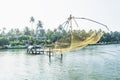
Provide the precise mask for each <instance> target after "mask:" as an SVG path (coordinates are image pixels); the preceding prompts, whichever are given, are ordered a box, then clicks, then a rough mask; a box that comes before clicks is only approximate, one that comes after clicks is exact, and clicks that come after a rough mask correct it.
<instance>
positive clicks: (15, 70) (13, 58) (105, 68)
mask: <svg viewBox="0 0 120 80" xmlns="http://www.w3.org/2000/svg"><path fill="white" fill-rule="evenodd" d="M0 80H120V44H114V45H94V46H87V47H85V48H83V49H81V50H77V51H73V52H69V53H66V54H64V55H63V58H62V59H61V58H60V55H58V54H57V55H53V56H52V57H51V59H49V56H48V55H32V54H27V53H26V50H24V49H22V50H17V49H11V50H0Z"/></svg>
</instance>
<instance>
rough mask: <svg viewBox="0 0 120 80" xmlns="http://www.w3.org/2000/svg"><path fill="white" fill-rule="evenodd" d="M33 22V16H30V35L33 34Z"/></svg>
mask: <svg viewBox="0 0 120 80" xmlns="http://www.w3.org/2000/svg"><path fill="white" fill-rule="evenodd" d="M34 22H35V19H34V17H33V16H32V17H30V23H31V36H33V35H34V29H33V23H34Z"/></svg>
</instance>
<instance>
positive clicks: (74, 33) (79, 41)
mask: <svg viewBox="0 0 120 80" xmlns="http://www.w3.org/2000/svg"><path fill="white" fill-rule="evenodd" d="M80 19H84V20H87V21H91V22H94V23H97V24H99V25H102V26H105V27H106V28H107V26H106V25H104V24H102V23H99V22H97V21H94V20H91V19H88V18H78V17H73V16H71V15H70V17H69V18H68V20H67V21H66V22H64V23H63V24H62V25H60V26H59V28H58V29H59V34H60V35H61V36H60V37H59V38H58V39H57V40H56V41H55V43H54V47H53V49H52V52H53V53H66V52H70V51H74V50H79V49H81V48H83V47H85V46H87V45H91V44H96V43H97V42H98V41H99V40H100V39H101V37H102V36H103V34H104V31H103V30H102V29H101V28H100V29H99V30H92V29H90V30H89V31H86V30H85V29H82V28H81V27H80V26H79V25H78V22H77V20H80ZM107 29H108V28H107ZM108 30H109V29H108Z"/></svg>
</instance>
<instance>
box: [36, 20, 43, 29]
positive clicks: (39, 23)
mask: <svg viewBox="0 0 120 80" xmlns="http://www.w3.org/2000/svg"><path fill="white" fill-rule="evenodd" d="M37 28H43V25H42V22H41V21H40V20H38V24H37Z"/></svg>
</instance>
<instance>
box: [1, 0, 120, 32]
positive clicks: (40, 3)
mask: <svg viewBox="0 0 120 80" xmlns="http://www.w3.org/2000/svg"><path fill="white" fill-rule="evenodd" d="M70 14H72V15H73V16H76V17H85V18H90V19H93V20H96V21H99V22H101V23H104V24H106V25H107V26H108V27H109V29H110V30H111V31H120V0H0V29H2V28H3V27H6V28H7V30H9V29H11V28H19V29H23V28H24V27H25V26H28V27H30V17H31V16H33V17H34V18H35V23H34V26H35V27H36V24H37V22H38V20H41V21H42V23H43V26H44V28H45V29H54V28H57V27H58V26H59V25H60V24H61V23H63V22H64V21H66V19H67V18H68V17H69V15H70ZM88 23H89V22H88ZM88 25H89V24H88ZM95 26H96V25H95ZM96 28H97V27H96Z"/></svg>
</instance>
